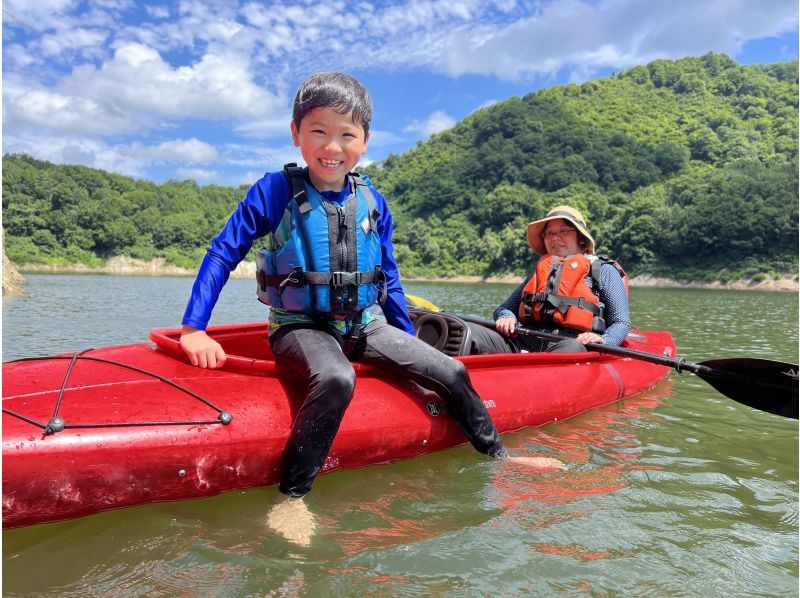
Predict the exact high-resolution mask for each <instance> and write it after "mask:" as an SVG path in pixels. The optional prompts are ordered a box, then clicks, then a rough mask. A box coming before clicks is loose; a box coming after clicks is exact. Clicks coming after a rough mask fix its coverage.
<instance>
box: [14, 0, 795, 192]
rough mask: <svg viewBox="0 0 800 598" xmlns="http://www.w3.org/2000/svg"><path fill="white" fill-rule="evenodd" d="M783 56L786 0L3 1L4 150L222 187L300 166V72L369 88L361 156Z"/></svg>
mask: <svg viewBox="0 0 800 598" xmlns="http://www.w3.org/2000/svg"><path fill="white" fill-rule="evenodd" d="M797 50H798V13H797V3H796V2H795V1H794V0H758V1H755V0H670V1H664V0H593V1H586V0H584V1H581V0H551V1H531V2H517V1H515V0H396V1H391V2H389V1H387V2H378V1H367V0H363V1H356V2H347V1H338V0H333V1H325V2H323V1H319V0H317V1H299V2H255V1H236V0H228V1H218V0H186V1H180V2H155V1H152V2H147V1H134V0H81V1H78V0H35V1H33V0H5V2H3V152H4V153H6V152H25V153H28V154H30V155H33V156H35V157H38V158H42V159H45V160H50V161H52V162H56V163H70V164H85V165H87V166H93V167H98V168H103V169H105V170H110V171H114V172H119V173H122V174H126V175H131V176H135V177H138V178H144V179H149V180H153V181H156V182H162V181H164V180H166V179H170V178H173V179H186V178H191V179H194V180H196V181H197V182H198V183H200V184H208V183H215V184H222V185H239V184H242V183H251V182H253V181H254V180H255V179H257V178H258V177H260V176H261V175H263V173H264V172H265V171H270V170H275V169H278V168H280V166H281V165H282V164H283V163H284V162H287V161H298V162H301V161H302V160H301V158H300V154H299V152H298V151H297V150H296V148H294V147H293V146H292V144H291V140H290V138H289V120H290V111H291V102H292V99H293V94H294V90H295V88H296V87H297V85H298V83H299V82H300V81H301V80H302V79H303V78H305V76H307V75H308V74H310V73H311V72H314V71H317V70H343V71H347V72H349V73H351V74H353V75H355V76H356V77H358V78H359V79H360V80H361V81H362V82H363V83H364V84H365V85H366V86H367V88H368V89H369V90H370V92H371V94H372V97H373V102H374V105H375V110H374V120H373V131H372V138H371V140H370V144H369V147H368V151H367V155H366V157H365V160H367V161H378V160H382V159H384V158H386V156H387V155H388V154H389V153H399V152H402V151H405V150H406V149H408V148H410V147H413V146H414V145H415V144H416V143H417V142H418V141H421V140H425V139H427V138H428V137H430V135H432V134H433V133H436V132H438V131H441V130H443V129H446V128H448V127H450V126H452V125H453V124H454V123H455V122H457V121H458V120H460V119H462V118H464V117H465V116H467V115H468V114H470V113H471V112H473V111H474V110H476V109H478V108H480V107H483V106H486V105H488V104H491V103H493V102H496V101H500V100H504V99H506V98H508V97H510V96H513V95H524V94H525V93H528V92H530V91H535V90H536V89H540V88H542V87H549V86H552V85H557V84H561V83H567V82H582V81H586V80H588V79H592V78H595V77H601V76H606V75H608V74H610V73H611V72H612V71H618V70H621V69H626V68H630V67H632V66H634V65H636V64H642V63H646V62H649V61H651V60H654V59H656V58H680V57H683V56H696V55H701V54H704V53H706V52H708V51H715V52H723V53H726V54H728V55H729V56H732V57H733V58H735V59H736V60H738V61H740V62H743V63H746V64H751V63H759V62H762V63H766V62H776V61H783V60H789V59H792V58H796V57H797Z"/></svg>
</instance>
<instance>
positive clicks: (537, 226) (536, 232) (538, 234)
mask: <svg viewBox="0 0 800 598" xmlns="http://www.w3.org/2000/svg"><path fill="white" fill-rule="evenodd" d="M557 218H563V219H564V220H568V221H569V222H571V223H572V224H574V225H575V228H576V229H578V232H579V233H580V234H582V235H583V236H584V237H586V240H587V241H588V242H589V247H587V248H586V249H585V253H594V239H592V235H590V234H589V231H588V230H586V220H584V219H583V214H581V213H580V212H579V211H578V210H576V209H575V208H571V207H569V206H556V207H554V208H553V209H552V210H550V211H549V212H547V216H545V217H544V218H542V219H541V220H536V221H534V222H531V223H530V224H529V225H528V245H530V246H531V249H533V250H534V251H535V252H536V253H538V254H539V255H544V254H545V253H547V249H546V248H545V246H544V239H543V238H542V233H543V232H544V228H545V227H546V226H547V223H548V222H550V221H551V220H556V219H557Z"/></svg>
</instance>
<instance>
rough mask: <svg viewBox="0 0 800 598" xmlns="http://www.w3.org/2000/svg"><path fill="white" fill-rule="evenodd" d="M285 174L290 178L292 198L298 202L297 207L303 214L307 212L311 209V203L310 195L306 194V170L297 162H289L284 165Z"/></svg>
mask: <svg viewBox="0 0 800 598" xmlns="http://www.w3.org/2000/svg"><path fill="white" fill-rule="evenodd" d="M283 174H285V175H286V178H287V179H289V185H290V186H291V188H292V198H293V199H294V201H295V202H297V208H298V209H299V210H300V213H301V214H305V213H306V212H308V211H309V210H310V209H311V204H310V203H308V195H307V194H306V172H305V170H304V169H303V168H300V167H299V166H298V165H297V164H296V163H295V162H289V163H288V164H284V165H283Z"/></svg>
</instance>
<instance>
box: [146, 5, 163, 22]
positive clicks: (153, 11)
mask: <svg viewBox="0 0 800 598" xmlns="http://www.w3.org/2000/svg"><path fill="white" fill-rule="evenodd" d="M144 9H145V10H146V11H147V14H148V15H150V16H151V17H152V18H154V19H168V18H169V8H168V7H166V6H152V5H150V4H145V6H144Z"/></svg>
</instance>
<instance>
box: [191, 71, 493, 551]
mask: <svg viewBox="0 0 800 598" xmlns="http://www.w3.org/2000/svg"><path fill="white" fill-rule="evenodd" d="M371 120H372V104H371V100H370V97H369V94H368V93H367V90H366V89H365V88H364V87H363V86H362V85H361V83H359V82H358V81H357V80H356V79H354V78H353V77H351V76H349V75H346V74H343V73H328V72H321V73H315V74H313V75H311V76H310V77H308V78H307V79H306V80H305V81H304V82H303V83H302V84H301V85H300V87H299V89H298V90H297V95H296V96H295V100H294V107H293V114H292V123H291V126H290V128H291V133H292V140H293V141H294V144H295V146H297V147H299V148H300V151H301V153H302V156H303V159H304V160H305V162H306V164H307V165H308V167H307V168H306V169H305V170H301V169H298V168H285V169H284V171H282V172H276V173H271V174H266V175H265V176H264V177H263V178H262V179H260V180H259V181H257V182H256V184H255V185H253V187H252V188H251V189H250V191H249V192H248V193H247V196H246V197H245V199H244V200H243V201H242V202H241V203H240V204H239V205H238V207H237V208H236V211H235V212H234V213H233V214H232V215H231V217H230V219H229V220H228V223H227V224H226V225H225V227H224V228H223V230H222V231H221V232H220V234H219V235H218V236H217V237H216V238H215V239H214V240H213V241H212V243H211V247H210V248H209V250H208V253H207V255H206V257H205V258H204V259H203V262H202V264H201V266H200V270H199V272H198V274H197V279H196V281H195V283H194V287H193V288H192V295H191V298H190V299H189V304H188V306H187V308H186V313H185V315H184V319H183V330H182V335H181V346H182V347H183V349H184V351H185V352H186V353H187V355H188V356H189V359H190V360H191V362H192V364H193V365H197V366H199V367H209V368H217V367H221V366H222V365H223V364H224V362H225V353H224V351H223V350H222V347H220V345H219V344H218V343H217V342H216V341H214V340H213V339H211V338H210V337H209V336H208V335H207V334H206V333H205V332H204V329H205V327H206V325H207V323H208V321H209V319H210V316H211V310H212V309H213V306H214V304H215V303H216V301H217V298H218V297H219V293H220V291H221V289H222V286H223V285H224V284H225V282H226V281H227V279H228V275H229V274H230V272H231V271H232V270H233V269H234V268H235V267H236V265H237V264H238V263H239V262H240V261H241V260H242V259H243V258H244V257H245V255H246V254H247V252H248V251H249V249H250V247H251V245H252V244H253V241H254V240H255V239H257V238H259V237H263V236H267V237H268V241H269V246H270V249H269V250H261V251H260V253H259V257H258V264H259V273H258V278H259V298H260V299H261V300H262V301H264V302H265V303H267V304H269V305H270V306H271V310H270V316H269V343H270V347H271V349H272V353H273V355H274V356H275V359H276V361H278V362H280V363H281V364H283V365H284V366H286V367H287V368H289V369H290V370H292V371H293V372H295V373H297V374H299V375H301V376H303V377H305V378H306V379H307V380H308V381H309V384H308V393H307V396H306V399H305V401H304V403H303V405H302V406H301V408H300V410H299V412H298V413H297V416H296V418H295V421H294V423H293V426H292V431H291V434H290V437H289V441H288V443H287V446H286V455H285V457H286V458H285V463H284V471H283V474H282V479H281V483H280V486H279V489H280V491H281V492H282V493H283V494H284V495H286V496H288V497H294V498H297V497H302V496H304V495H305V494H306V493H308V492H309V491H310V490H311V484H312V482H313V481H314V478H315V476H316V475H317V472H318V471H319V469H320V467H322V465H323V463H324V462H325V458H326V456H327V455H328V451H329V449H330V447H331V444H332V442H333V439H334V436H335V435H336V432H337V431H338V429H339V424H340V422H341V420H342V417H343V416H344V412H345V409H347V406H348V404H349V403H350V399H351V398H352V396H353V391H354V386H355V374H354V371H353V368H352V366H351V364H350V360H358V361H361V362H364V363H371V364H374V365H377V366H379V367H380V368H381V369H382V370H384V371H386V372H389V373H396V374H401V375H403V376H407V377H409V378H411V379H412V380H414V381H416V382H417V383H419V384H420V385H421V386H423V387H425V388H428V389H430V390H433V391H435V392H437V393H438V394H439V395H440V396H441V397H442V398H443V399H444V400H445V403H446V406H447V411H448V413H450V414H451V415H452V416H453V418H454V419H455V420H456V422H457V424H458V425H459V427H460V428H461V430H462V431H463V432H464V434H465V435H466V437H467V439H468V440H469V441H470V442H471V443H472V445H473V446H474V447H475V449H476V450H478V451H479V452H481V453H484V454H487V455H491V456H493V457H501V456H505V455H506V451H505V448H504V447H503V443H502V441H501V440H500V436H499V435H498V433H497V430H496V429H495V427H494V424H493V422H492V420H491V417H490V416H489V413H488V412H487V410H486V408H485V406H484V405H483V402H482V401H481V399H480V397H479V396H478V394H477V392H476V391H475V389H474V388H473V387H472V384H471V382H470V379H469V375H468V374H467V371H466V369H465V368H464V366H463V364H462V363H461V362H459V361H456V360H454V359H451V358H449V357H447V356H445V355H444V354H442V353H440V352H439V351H436V350H435V349H433V348H432V347H430V346H428V345H427V344H425V343H424V342H422V341H420V340H419V339H417V338H415V337H414V336H413V328H412V325H411V320H410V318H409V316H408V311H407V309H406V306H405V297H404V292H403V288H402V286H401V284H400V279H399V275H398V271H397V263H396V261H395V259H394V255H393V246H392V216H391V213H390V211H389V207H388V206H387V204H386V200H385V199H384V198H383V197H382V196H381V195H380V193H378V192H377V190H375V189H374V188H373V187H372V186H371V185H370V184H369V182H368V181H366V180H365V179H361V178H360V177H358V176H357V175H355V174H353V173H351V172H350V171H351V169H352V168H354V167H355V165H356V164H357V163H358V161H359V159H360V158H361V156H362V155H363V154H364V153H365V152H366V149H367V142H368V140H369V128H370V123H371ZM332 273H335V275H332ZM379 300H380V302H381V304H382V308H383V310H382V312H383V313H380V312H381V310H376V309H370V307H371V306H373V305H375V304H376V302H378V301H379ZM383 314H385V317H384V315H383ZM300 502H301V501H288V502H287V504H284V505H280V504H278V505H276V506H275V507H273V510H272V511H271V513H270V515H269V517H268V522H269V523H270V525H271V526H272V527H273V528H274V529H276V530H278V531H280V532H281V533H283V534H284V535H285V536H287V537H290V538H291V539H294V540H296V541H298V542H300V543H301V544H307V543H308V540H309V539H310V534H311V532H313V527H314V522H313V516H311V515H310V514H309V513H308V511H307V509H306V508H305V507H304V506H302V505H300V504H298V503H300ZM287 518H288V519H293V520H294V524H299V525H300V527H301V528H302V527H304V529H301V530H299V531H298V530H297V529H294V530H292V529H289V528H290V527H291V526H292V525H293V523H292V522H288V521H281V520H282V519H283V520H285V519H287Z"/></svg>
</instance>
